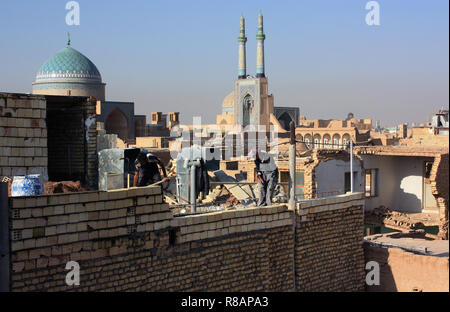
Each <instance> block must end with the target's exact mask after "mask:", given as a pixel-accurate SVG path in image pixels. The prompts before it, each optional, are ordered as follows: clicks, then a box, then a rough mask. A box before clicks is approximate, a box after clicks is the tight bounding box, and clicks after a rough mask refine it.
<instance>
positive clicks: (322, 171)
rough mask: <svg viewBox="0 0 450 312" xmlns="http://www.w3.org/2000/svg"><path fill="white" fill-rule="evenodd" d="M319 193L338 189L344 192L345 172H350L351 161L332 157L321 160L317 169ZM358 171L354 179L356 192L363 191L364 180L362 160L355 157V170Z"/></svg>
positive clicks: (341, 192) (340, 192)
mask: <svg viewBox="0 0 450 312" xmlns="http://www.w3.org/2000/svg"><path fill="white" fill-rule="evenodd" d="M315 171H316V181H317V193H319V195H320V193H327V192H333V191H337V192H339V194H343V193H344V187H345V173H346V172H350V161H343V160H336V159H331V160H328V161H326V162H321V163H320V164H319V165H317V167H316V169H315ZM355 171H356V178H355V180H354V184H353V187H354V192H363V189H364V180H363V176H362V171H361V162H360V161H359V160H358V159H356V158H354V159H353V172H355Z"/></svg>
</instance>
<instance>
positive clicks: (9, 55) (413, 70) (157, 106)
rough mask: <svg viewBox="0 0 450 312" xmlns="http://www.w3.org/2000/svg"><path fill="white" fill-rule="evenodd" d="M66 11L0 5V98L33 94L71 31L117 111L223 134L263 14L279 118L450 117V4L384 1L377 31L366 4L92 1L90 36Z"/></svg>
mask: <svg viewBox="0 0 450 312" xmlns="http://www.w3.org/2000/svg"><path fill="white" fill-rule="evenodd" d="M66 2H67V1H61V0H52V1H50V0H39V1H31V0H29V1H25V0H14V1H12V0H9V1H7V0H0V16H1V18H0V91H7V92H31V83H32V82H33V80H34V77H35V75H36V72H37V71H38V69H39V67H40V66H41V65H42V64H43V63H44V62H45V61H46V60H47V59H48V58H49V57H51V56H52V55H53V54H54V53H56V52H57V51H59V50H61V49H62V48H63V47H64V46H65V45H66V40H67V39H66V38H67V35H66V33H67V31H70V33H71V39H72V47H73V48H75V49H77V50H79V51H80V52H82V53H83V54H85V55H86V56H87V57H89V58H90V59H91V60H92V61H93V62H94V63H95V64H96V65H97V67H98V69H99V70H100V72H101V74H102V78H103V81H104V82H106V83H107V85H106V97H107V100H116V101H134V102H135V103H136V106H135V110H136V114H147V116H148V115H149V114H150V112H152V111H163V112H168V111H180V112H181V118H182V121H183V122H185V123H188V124H189V123H192V116H193V115H196V116H198V115H200V116H202V117H203V121H204V122H215V118H216V114H218V113H220V111H221V103H222V100H223V98H224V97H225V96H226V95H227V94H228V93H229V92H231V91H232V89H233V80H234V79H235V78H236V77H237V60H238V58H237V56H238V43H237V37H238V34H239V18H240V15H241V14H243V15H244V16H245V18H246V31H247V37H248V41H247V66H248V68H247V73H248V74H250V75H254V74H255V67H256V66H255V65H256V40H255V36H256V27H257V16H258V12H259V10H262V12H263V15H264V30H265V33H266V41H265V61H266V75H267V77H268V79H269V92H271V93H272V94H273V95H274V99H275V106H298V107H300V114H304V115H306V116H307V117H308V118H309V119H315V118H322V119H330V118H339V119H342V118H345V117H346V115H347V113H348V112H353V113H354V114H355V116H356V117H360V118H372V119H373V120H381V123H382V125H385V126H390V125H397V124H399V123H402V122H424V121H426V119H427V117H428V116H431V115H432V114H433V113H434V112H436V111H437V110H438V109H440V108H442V107H444V108H448V102H449V31H448V29H449V15H448V12H449V2H448V0H431V1H425V0H421V1H419V0H417V1H406V0H395V1H392V0H389V1H388V0H381V1H378V3H379V4H380V23H381V25H380V26H368V25H367V24H366V23H365V16H366V14H367V12H368V11H367V10H366V9H365V5H366V3H367V1H363V0H340V1H337V0H303V1H299V0H296V1H287V0H278V1H274V0H271V1H262V0H260V1H244V0H241V1H234V0H227V1H213V0H204V1H199V0H189V1H186V0H179V1H167V0H165V1H148V0H147V1H144V0H142V1H137V0H129V1H119V0H89V1H88V0H80V1H78V2H79V4H80V13H81V16H80V26H68V25H66V22H65V19H66V13H67V12H68V11H66V9H65V5H66Z"/></svg>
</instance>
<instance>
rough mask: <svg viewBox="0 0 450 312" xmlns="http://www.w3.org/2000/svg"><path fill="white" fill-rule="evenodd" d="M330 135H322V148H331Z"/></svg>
mask: <svg viewBox="0 0 450 312" xmlns="http://www.w3.org/2000/svg"><path fill="white" fill-rule="evenodd" d="M330 143H331V137H330V135H329V134H325V135H324V136H323V147H324V148H331V144H330Z"/></svg>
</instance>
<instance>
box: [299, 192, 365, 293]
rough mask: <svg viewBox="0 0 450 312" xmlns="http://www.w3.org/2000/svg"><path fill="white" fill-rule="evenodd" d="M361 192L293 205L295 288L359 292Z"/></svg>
mask: <svg viewBox="0 0 450 312" xmlns="http://www.w3.org/2000/svg"><path fill="white" fill-rule="evenodd" d="M363 209H364V199H363V194H362V193H356V194H354V195H339V196H336V197H330V198H323V199H314V200H309V201H301V202H300V203H298V204H297V213H296V240H295V268H296V288H297V291H363V290H364V285H365V282H364V280H365V271H364V266H365V264H364V253H363V249H362V242H363V230H364V223H363V221H364V220H363V219H364V217H363Z"/></svg>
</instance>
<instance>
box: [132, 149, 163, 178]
mask: <svg viewBox="0 0 450 312" xmlns="http://www.w3.org/2000/svg"><path fill="white" fill-rule="evenodd" d="M158 165H159V166H160V167H161V170H162V172H163V174H164V178H161V174H160V173H159V168H158ZM135 166H136V172H135V175H134V181H133V186H147V185H150V184H154V183H156V182H159V181H161V180H162V181H163V182H164V181H167V180H169V179H168V178H167V173H166V168H165V167H164V165H163V163H162V162H161V160H160V159H159V158H158V157H156V156H155V155H153V154H152V153H146V152H140V153H139V154H138V155H137V157H136V161H135Z"/></svg>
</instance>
